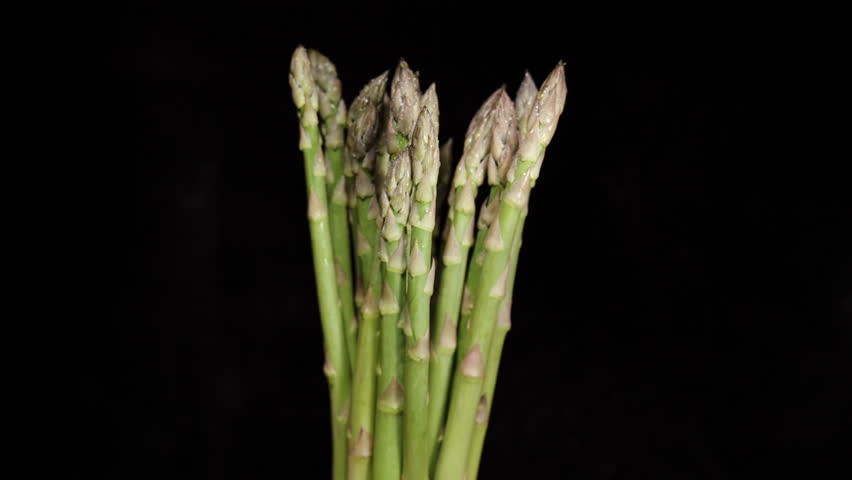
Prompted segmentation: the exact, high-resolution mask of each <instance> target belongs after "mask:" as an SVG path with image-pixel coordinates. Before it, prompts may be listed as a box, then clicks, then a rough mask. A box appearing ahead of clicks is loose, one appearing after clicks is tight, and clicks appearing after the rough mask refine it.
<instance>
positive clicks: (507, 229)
mask: <svg viewBox="0 0 852 480" xmlns="http://www.w3.org/2000/svg"><path fill="white" fill-rule="evenodd" d="M290 67H291V72H290V86H291V89H292V91H293V100H294V103H295V104H296V107H297V109H298V113H299V128H300V141H299V148H300V149H301V150H302V152H303V157H304V165H305V179H306V186H307V194H308V202H307V203H308V220H309V227H310V233H311V245H312V250H313V259H314V270H315V277H316V285H317V293H318V300H319V306H320V317H321V323H322V330H323V336H324V346H325V355H326V362H325V367H324V371H325V373H326V376H327V379H328V384H329V392H330V399H331V401H330V404H331V415H332V452H333V456H332V458H333V465H332V477H333V478H334V479H335V480H342V479H349V480H367V479H376V480H386V479H394V480H398V479H401V478H404V479H407V480H428V479H430V478H434V479H453V480H457V479H462V478H468V479H474V478H476V476H477V472H478V468H479V462H480V457H481V452H482V447H483V444H484V439H485V432H486V429H487V423H488V418H489V416H490V410H491V406H492V404H493V396H494V387H495V385H496V378H497V370H498V366H499V363H500V356H501V353H502V347H503V343H504V340H505V336H506V333H507V332H508V330H509V328H510V320H509V318H510V316H511V304H512V300H511V293H512V287H513V284H514V275H515V270H516V268H517V262H518V255H519V252H520V247H521V238H522V232H523V225H524V220H525V219H526V215H527V211H528V202H529V194H530V190H531V189H532V187H533V186H534V185H535V181H536V179H537V178H538V175H539V173H540V169H541V165H542V162H543V159H544V152H545V149H546V147H547V145H548V144H549V143H550V140H551V139H552V137H553V134H554V131H555V128H556V124H557V122H558V119H559V116H560V115H561V113H562V109H563V106H564V103H565V95H566V87H565V77H564V68H563V66H562V65H561V64H560V65H557V67H556V68H555V69H554V70H553V71H552V72H551V74H550V75H549V76H548V78H547V79H546V80H545V82H544V83H543V84H542V88H541V90H537V89H536V87H535V84H534V82H533V81H532V78H531V77H530V76H529V74H527V75H526V76H525V77H524V80H523V82H522V83H521V87H520V89H519V90H518V93H517V95H516V99H515V100H514V101H512V99H511V98H510V97H509V95H508V94H507V93H506V91H505V88H502V87H501V88H500V89H498V90H497V91H495V92H494V93H493V94H492V95H491V96H490V97H488V99H487V100H486V101H485V102H484V103H483V105H482V107H481V108H480V109H479V111H477V112H476V114H475V115H474V117H473V120H472V121H471V122H470V126H469V127H468V131H467V134H466V136H465V140H464V146H463V153H462V156H461V158H460V159H459V161H458V164H457V165H456V166H455V168H454V171H455V174H454V175H453V176H452V181H450V172H451V171H453V169H452V166H451V160H452V144H451V143H449V142H448V143H447V144H445V146H444V147H441V148H439V142H438V133H439V131H438V127H439V112H438V110H439V109H438V96H437V90H436V87H435V85H434V84H433V85H431V86H430V87H429V88H428V89H427V90H426V91H425V92H423V93H421V91H420V86H419V79H418V76H417V74H415V73H414V72H413V71H412V70H411V69H410V68H409V66H408V64H407V63H406V62H405V61H404V60H401V61H400V62H399V65H398V66H397V69H396V71H395V73H394V75H393V79H392V81H391V82H390V88H389V90H390V91H389V92H388V91H387V90H388V75H387V72H385V73H382V74H381V75H379V76H378V77H376V78H374V79H373V80H371V81H370V82H369V83H368V84H367V85H366V86H365V87H364V88H363V89H362V90H361V92H360V93H359V94H358V96H357V97H356V98H355V99H354V100H353V101H352V103H351V105H350V108H349V111H348V114H347V111H346V104H345V103H344V101H343V100H342V98H341V95H340V92H341V85H340V80H339V79H338V77H337V71H336V68H335V66H334V65H333V64H332V63H331V61H329V59H328V58H326V57H325V56H323V55H322V54H320V53H319V52H316V51H307V50H305V49H304V48H303V47H298V48H297V49H296V51H295V52H294V54H293V57H292V60H291V65H290ZM320 118H321V119H322V125H321V126H320V122H319V120H320ZM486 177H487V179H488V184H489V185H490V191H489V192H488V194H487V198H485V200H484V202H483V204H482V207H481V208H480V209H479V212H478V216H477V212H476V198H477V192H478V189H479V186H480V185H481V184H482V183H483V182H484V181H485V179H486ZM444 204H446V205H447V209H446V215H444V214H443V211H442V208H443V205H444ZM443 217H446V218H443ZM475 230H476V232H477V233H476V239H475V240H474V231H475ZM439 233H440V235H439ZM471 249H473V252H472V254H470V255H469V253H470V250H471ZM433 252H434V254H433ZM433 293H434V298H433Z"/></svg>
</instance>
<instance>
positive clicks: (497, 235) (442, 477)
mask: <svg viewBox="0 0 852 480" xmlns="http://www.w3.org/2000/svg"><path fill="white" fill-rule="evenodd" d="M534 162H535V159H532V161H527V160H526V159H523V161H520V162H518V166H517V171H516V174H515V182H520V181H521V179H525V180H526V182H525V183H518V185H517V187H518V188H514V186H513V187H510V188H509V189H508V190H507V191H506V192H505V193H504V194H503V195H502V196H501V201H500V213H499V216H498V217H497V220H495V222H494V223H492V225H491V227H490V228H489V230H490V231H489V233H488V236H489V237H490V238H488V237H487V238H486V242H485V249H486V255H485V261H484V263H483V265H482V274H481V276H480V280H479V288H478V289H477V293H476V295H475V300H474V309H473V315H472V316H471V321H470V332H469V335H470V344H471V347H470V348H469V349H467V350H466V351H465V350H459V354H460V357H459V358H462V359H463V360H462V361H461V362H459V365H458V366H457V367H456V373H455V377H454V380H453V393H452V398H451V400H450V409H449V413H448V416H447V423H446V431H445V434H444V443H443V445H442V446H441V453H440V457H439V458H438V466H437V469H436V476H435V478H436V480H458V479H460V478H462V477H463V476H464V472H465V470H466V469H467V455H468V449H469V447H470V442H471V437H472V435H473V426H474V418H475V417H476V410H477V407H478V405H479V396H480V392H481V391H482V384H483V379H484V375H485V361H486V359H487V358H488V353H489V350H490V347H491V337H492V333H493V331H494V324H495V320H496V318H497V310H498V308H499V306H500V302H501V301H502V299H503V297H504V296H505V295H506V283H507V281H508V274H509V272H508V263H509V253H510V250H511V243H510V242H511V240H512V239H513V238H514V236H515V228H516V227H517V225H518V221H519V219H520V216H521V210H522V209H523V208H524V206H525V202H526V198H527V194H528V192H529V176H528V175H529V170H530V169H532V167H533V166H534ZM524 185H526V186H524ZM516 191H517V192H520V193H522V194H521V195H517V194H516Z"/></svg>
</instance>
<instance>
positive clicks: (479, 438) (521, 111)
mask: <svg viewBox="0 0 852 480" xmlns="http://www.w3.org/2000/svg"><path fill="white" fill-rule="evenodd" d="M537 91H538V88H537V87H536V86H535V82H534V81H533V79H532V77H531V76H530V74H529V72H526V73H525V74H524V79H523V81H521V86H520V88H518V93H517V95H515V115H516V117H517V120H518V121H517V125H512V127H515V126H516V127H517V128H518V130H516V132H521V131H524V130H525V129H526V121H527V117H528V116H529V112H530V110H531V108H532V104H533V101H535V96H536V93H537ZM510 128H511V127H510ZM510 131H511V130H510ZM493 145H494V144H492V148H494V147H493ZM507 145H508V146H509V149H511V148H512V147H511V145H512V142H508V144H507ZM498 148H499V147H498ZM514 148H517V142H515V143H514ZM511 153H512V154H514V153H515V152H514V150H512V151H511ZM498 163H499V162H498ZM502 165H506V163H502ZM489 173H492V171H491V170H489ZM495 173H496V176H497V177H499V182H495V183H492V185H495V184H496V185H500V184H501V183H504V182H505V180H506V179H505V175H506V174H507V173H508V172H507V171H505V170H504V169H503V168H498V169H497V172H495ZM490 178H491V175H489V179H490ZM495 188H496V187H492V189H495ZM484 211H486V210H485V209H484V210H483V212H484ZM527 211H528V208H525V209H524V210H523V212H521V218H520V220H519V221H518V227H517V228H516V229H515V237H514V238H513V239H512V250H511V252H510V254H509V279H508V282H507V286H506V292H507V294H506V297H504V298H503V300H502V301H501V302H500V307H499V310H498V313H497V323H496V326H495V330H494V338H493V339H492V340H491V350H490V351H489V353H488V359H487V361H486V369H485V380H484V385H483V391H482V395H481V396H480V398H479V407H478V409H477V412H476V417H475V419H474V429H473V439H472V440H471V445H470V453H469V454H468V462H467V478H469V479H471V480H473V479H475V478H476V476H477V475H478V473H479V463H480V460H481V458H482V448H483V446H484V444H485V434H486V431H487V429H488V418H489V417H490V415H491V408H492V407H493V405H494V388H495V386H496V383H497V369H498V368H499V366H500V357H501V355H502V352H503V344H504V342H505V340H506V334H507V333H508V332H509V329H510V328H511V326H512V322H511V310H512V291H513V289H514V285H515V272H516V270H517V267H518V254H519V253H520V249H521V243H522V237H523V229H524V222H525V221H526V217H527ZM495 214H496V212H495ZM492 221H493V216H490V217H488V216H486V218H482V219H481V222H480V224H479V225H478V227H479V228H480V230H479V231H478V232H477V245H476V246H477V247H478V246H479V245H480V237H482V240H483V243H482V245H483V246H484V235H481V236H480V235H479V234H480V233H482V232H487V230H488V227H489V226H490V224H491V222H492ZM475 248H476V247H475ZM483 251H484V250H483ZM478 265H479V270H481V266H482V262H479V263H478ZM473 271H474V267H473V266H472V267H471V273H473Z"/></svg>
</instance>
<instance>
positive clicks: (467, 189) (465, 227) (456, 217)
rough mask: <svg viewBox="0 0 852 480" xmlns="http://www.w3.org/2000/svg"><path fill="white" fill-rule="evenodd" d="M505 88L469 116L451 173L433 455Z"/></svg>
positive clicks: (437, 318)
mask: <svg viewBox="0 0 852 480" xmlns="http://www.w3.org/2000/svg"><path fill="white" fill-rule="evenodd" d="M502 90H503V89H502V87H501V88H500V89H498V90H497V91H495V92H494V93H493V94H491V96H489V97H488V99H487V100H486V101H485V103H483V104H482V106H481V107H480V108H479V110H478V111H477V112H476V114H475V115H474V117H473V120H471V122H470V125H469V126H468V129H467V134H466V135H465V139H464V152H463V153H462V158H461V159H460V160H459V163H458V166H457V167H456V170H455V175H454V178H453V187H454V190H451V191H450V197H449V198H448V202H449V206H450V208H449V211H448V213H447V215H448V225H449V227H448V230H447V238H446V240H445V243H444V250H443V255H442V259H441V260H442V262H443V268H442V269H441V277H440V282H439V284H438V285H439V287H440V289H439V290H438V301H437V303H436V311H435V314H434V315H433V316H432V328H433V330H434V331H436V332H438V335H436V336H435V338H434V340H433V345H432V348H433V350H434V352H435V353H434V355H432V358H431V362H430V366H429V391H430V403H429V420H428V421H429V425H428V429H427V439H428V443H429V457H430V458H432V457H433V452H435V451H436V447H437V442H438V435H439V434H440V429H441V426H442V425H443V422H444V416H445V413H446V405H447V392H448V390H449V387H450V372H451V370H452V361H453V354H454V353H455V350H456V340H457V320H458V314H459V306H460V302H461V297H462V287H463V284H464V276H465V270H466V266H467V254H468V251H469V249H470V246H471V245H472V244H473V214H474V209H475V206H474V202H475V199H476V191H477V189H478V188H479V185H480V184H481V183H482V181H483V179H484V175H485V161H484V160H485V158H486V155H487V154H488V151H489V149H490V140H491V129H492V126H493V116H494V109H495V108H496V104H497V99H498V98H499V97H500V92H501V91H502Z"/></svg>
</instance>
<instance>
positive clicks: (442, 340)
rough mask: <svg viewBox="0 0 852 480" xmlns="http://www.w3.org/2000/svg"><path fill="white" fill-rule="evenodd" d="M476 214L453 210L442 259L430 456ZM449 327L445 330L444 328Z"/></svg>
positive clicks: (453, 347) (446, 385)
mask: <svg viewBox="0 0 852 480" xmlns="http://www.w3.org/2000/svg"><path fill="white" fill-rule="evenodd" d="M471 222H473V214H472V213H468V212H462V211H459V210H456V211H454V212H453V218H452V226H451V227H450V229H449V231H448V233H447V240H446V243H445V245H444V254H443V256H442V257H443V258H442V263H443V265H444V266H443V268H442V269H441V278H440V282H439V283H438V286H439V289H438V301H437V308H436V311H435V314H434V315H433V317H432V329H433V330H432V331H433V332H435V334H434V335H433V338H432V341H433V347H434V351H435V354H434V355H433V356H432V358H431V365H430V367H429V391H430V398H429V424H428V428H427V441H428V444H429V452H430V453H429V456H430V458H434V457H435V453H436V452H437V450H438V448H437V447H438V436H439V435H440V433H441V427H442V426H443V424H444V418H445V416H446V408H447V399H448V395H447V393H448V392H449V389H450V374H451V373H452V367H453V355H454V354H455V352H456V341H457V333H456V332H457V329H458V325H457V323H458V316H459V308H460V306H461V301H462V292H463V287H464V277H465V270H466V267H467V256H468V253H469V251H470V240H469V239H468V238H467V237H468V234H467V232H468V229H469V228H472V225H470V223H471ZM445 329H446V330H445Z"/></svg>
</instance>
